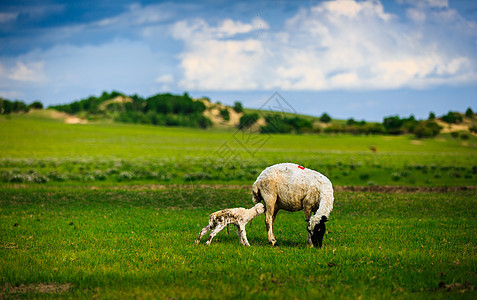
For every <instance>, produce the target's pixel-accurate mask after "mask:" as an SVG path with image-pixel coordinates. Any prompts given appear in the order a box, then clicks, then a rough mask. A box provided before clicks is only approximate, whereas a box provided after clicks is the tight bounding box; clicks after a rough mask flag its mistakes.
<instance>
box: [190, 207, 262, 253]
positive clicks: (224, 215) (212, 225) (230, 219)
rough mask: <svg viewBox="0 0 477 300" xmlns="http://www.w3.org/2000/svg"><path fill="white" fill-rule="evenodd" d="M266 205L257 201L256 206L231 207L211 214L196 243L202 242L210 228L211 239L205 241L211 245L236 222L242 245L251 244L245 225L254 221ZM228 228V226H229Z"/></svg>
mask: <svg viewBox="0 0 477 300" xmlns="http://www.w3.org/2000/svg"><path fill="white" fill-rule="evenodd" d="M264 212H265V207H264V205H263V204H262V203H257V204H256V205H255V206H254V207H252V208H249V209H246V208H242V207H238V208H229V209H224V210H219V211H217V212H214V213H212V214H210V215H209V224H208V225H207V226H205V227H204V228H202V230H201V231H200V233H199V236H198V237H197V239H196V240H195V243H196V244H198V243H200V239H201V238H202V237H203V236H204V235H205V234H206V233H207V232H209V231H210V230H212V231H211V232H210V235H209V239H208V240H207V242H206V243H205V244H206V245H210V243H211V242H212V239H213V238H214V237H215V236H216V235H217V233H219V232H220V231H221V230H222V229H224V228H225V227H226V226H228V225H229V224H234V225H235V226H236V227H237V235H238V236H239V241H240V243H241V244H242V245H245V246H250V244H249V242H248V240H247V233H246V232H245V225H247V224H248V223H249V222H250V221H252V220H253V219H254V218H255V217H257V216H259V215H261V214H263V213H264ZM227 230H228V228H227Z"/></svg>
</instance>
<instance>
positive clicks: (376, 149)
mask: <svg viewBox="0 0 477 300" xmlns="http://www.w3.org/2000/svg"><path fill="white" fill-rule="evenodd" d="M369 149H370V150H371V151H373V153H376V152H378V148H376V146H371V147H369Z"/></svg>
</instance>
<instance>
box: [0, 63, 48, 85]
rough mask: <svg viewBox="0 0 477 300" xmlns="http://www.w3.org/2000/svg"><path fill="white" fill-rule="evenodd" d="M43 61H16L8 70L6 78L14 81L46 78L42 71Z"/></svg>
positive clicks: (34, 80)
mask: <svg viewBox="0 0 477 300" xmlns="http://www.w3.org/2000/svg"><path fill="white" fill-rule="evenodd" d="M44 65H45V62H44V61H37V62H30V63H27V64H25V63H23V62H21V61H18V62H17V64H16V66H15V67H14V68H12V69H11V70H9V71H8V72H9V74H7V76H8V78H10V79H13V80H16V81H30V82H41V81H44V80H46V75H45V74H44V72H43V67H44Z"/></svg>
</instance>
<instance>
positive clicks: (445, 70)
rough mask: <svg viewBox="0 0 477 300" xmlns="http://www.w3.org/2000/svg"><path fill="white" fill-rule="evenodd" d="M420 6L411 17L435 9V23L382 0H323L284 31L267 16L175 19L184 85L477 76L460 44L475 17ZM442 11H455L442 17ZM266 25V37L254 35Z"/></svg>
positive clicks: (425, 81) (370, 82)
mask: <svg viewBox="0 0 477 300" xmlns="http://www.w3.org/2000/svg"><path fill="white" fill-rule="evenodd" d="M416 7H417V6H416ZM426 7H427V8H428V9H429V10H431V11H428V10H426ZM418 8H419V9H417V8H416V10H415V11H414V12H409V11H408V17H409V18H410V19H412V21H413V22H414V21H419V22H421V23H426V20H427V19H428V16H430V17H432V20H433V22H431V23H432V24H433V25H432V26H420V27H416V26H415V23H413V22H409V21H408V20H402V19H399V17H398V16H396V15H392V14H390V13H387V12H385V10H384V8H383V6H382V4H381V3H380V2H379V1H376V0H368V1H360V2H357V1H354V0H336V1H327V2H323V3H320V4H318V5H317V6H315V7H311V8H309V9H302V10H300V11H299V12H298V13H297V14H296V15H295V16H293V17H292V18H290V19H288V20H286V22H285V27H284V28H283V29H282V30H279V31H272V30H270V28H269V26H268V24H266V22H265V21H263V20H259V19H256V20H253V21H252V22H251V23H250V24H247V23H242V22H239V21H233V20H229V19H226V20H224V21H223V22H220V23H219V25H218V26H211V25H210V24H209V23H207V22H206V21H205V20H203V19H195V20H189V21H180V22H177V23H176V24H175V25H174V26H173V27H172V36H173V37H174V38H175V39H178V40H181V41H183V42H184V45H185V48H184V51H183V52H182V53H181V54H180V56H179V58H180V60H181V63H180V66H181V68H182V70H183V78H182V80H180V86H181V87H182V88H184V89H192V90H194V89H195V90H243V89H245V90H260V89H281V90H332V89H394V88H400V87H414V88H424V87H429V86H434V85H436V84H459V83H460V84H462V83H469V82H474V83H475V82H476V81H477V71H476V68H477V66H476V59H475V54H473V55H472V54H471V53H469V52H466V50H463V49H461V48H459V46H457V45H459V43H461V44H462V43H466V41H467V38H468V36H469V35H473V37H474V39H475V36H476V34H475V31H474V33H471V32H472V31H473V30H472V29H473V26H474V27H475V24H473V23H470V22H463V21H462V20H463V18H462V17H460V16H458V15H457V16H456V15H455V14H456V13H457V12H456V11H453V10H450V9H448V8H447V1H431V0H429V1H423V2H422V5H421V4H420V6H418ZM435 8H439V10H438V11H435V10H434V9H435ZM431 13H432V14H433V15H432V14H431ZM436 13H439V14H448V15H450V16H453V17H452V18H451V17H448V18H446V19H444V20H443V21H441V22H440V23H436V22H435V18H436V15H435V14H436ZM456 22H458V23H459V24H458V26H457V25H456V26H455V28H454V29H456V28H457V27H459V28H461V30H459V31H457V30H456V31H455V32H454V33H455V34H454V35H453V36H451V37H447V36H445V37H444V36H441V35H440V30H443V29H444V28H446V30H454V29H453V26H454V25H455V23H456ZM257 24H261V26H258V25H257ZM424 25H426V24H424ZM462 28H464V29H465V30H462ZM259 29H261V30H262V34H261V36H260V38H259V37H257V36H254V35H253V31H255V30H259ZM462 32H464V33H462ZM239 33H242V34H243V35H238V34H239ZM462 34H464V35H462ZM454 42H456V43H455V46H454Z"/></svg>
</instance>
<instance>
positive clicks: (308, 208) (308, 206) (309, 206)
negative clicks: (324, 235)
mask: <svg viewBox="0 0 477 300" xmlns="http://www.w3.org/2000/svg"><path fill="white" fill-rule="evenodd" d="M317 202H318V200H315V199H313V198H312V197H311V196H310V194H308V195H307V196H306V197H305V198H304V199H303V211H304V212H305V221H306V226H307V230H308V223H309V222H310V218H311V214H312V213H315V212H316V209H315V211H313V210H314V206H315V205H313V204H314V203H317ZM311 234H312V232H310V231H308V244H309V245H310V246H311V247H313V242H312V241H311Z"/></svg>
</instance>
